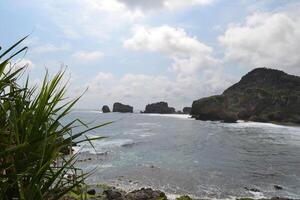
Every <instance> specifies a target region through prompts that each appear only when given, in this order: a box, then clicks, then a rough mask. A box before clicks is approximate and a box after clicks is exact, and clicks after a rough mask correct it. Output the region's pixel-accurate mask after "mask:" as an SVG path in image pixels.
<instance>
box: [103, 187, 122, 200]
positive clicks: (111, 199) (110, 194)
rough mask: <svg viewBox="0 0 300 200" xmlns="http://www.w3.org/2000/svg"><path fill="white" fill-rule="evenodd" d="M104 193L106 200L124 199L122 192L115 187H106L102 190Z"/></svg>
mask: <svg viewBox="0 0 300 200" xmlns="http://www.w3.org/2000/svg"><path fill="white" fill-rule="evenodd" d="M103 194H105V195H106V198H107V200H124V194H123V193H122V192H121V191H119V190H117V189H113V188H111V189H108V190H105V191H104V192H103Z"/></svg>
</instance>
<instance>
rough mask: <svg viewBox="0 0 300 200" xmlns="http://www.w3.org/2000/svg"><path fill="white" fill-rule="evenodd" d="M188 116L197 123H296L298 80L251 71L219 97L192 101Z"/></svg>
mask: <svg viewBox="0 0 300 200" xmlns="http://www.w3.org/2000/svg"><path fill="white" fill-rule="evenodd" d="M191 114H192V115H193V116H194V117H195V118H196V119H200V120H223V121H228V122H234V121H236V120H238V119H241V120H250V121H258V122H279V123H288V122H290V123H300V77H297V76H293V75H289V74H286V73H284V72H283V71H279V70H275V69H267V68H257V69H254V70H253V71H251V72H249V73H248V74H246V75H245V76H244V77H242V79H241V80H240V81H239V82H238V83H236V84H234V85H233V86H231V87H229V88H228V89H226V90H225V91H224V92H223V94H222V95H217V96H212V97H206V98H202V99H199V100H196V101H194V102H193V106H192V111H191Z"/></svg>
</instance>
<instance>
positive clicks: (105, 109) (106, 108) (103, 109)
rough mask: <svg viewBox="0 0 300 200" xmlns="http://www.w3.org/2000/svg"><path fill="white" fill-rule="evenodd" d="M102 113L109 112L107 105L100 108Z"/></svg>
mask: <svg viewBox="0 0 300 200" xmlns="http://www.w3.org/2000/svg"><path fill="white" fill-rule="evenodd" d="M102 112H103V113H109V112H110V109H109V107H108V106H107V105H104V106H103V107H102Z"/></svg>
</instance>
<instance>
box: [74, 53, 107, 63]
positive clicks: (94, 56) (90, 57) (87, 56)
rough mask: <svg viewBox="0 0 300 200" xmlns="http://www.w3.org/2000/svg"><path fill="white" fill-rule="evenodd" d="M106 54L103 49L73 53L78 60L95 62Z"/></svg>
mask: <svg viewBox="0 0 300 200" xmlns="http://www.w3.org/2000/svg"><path fill="white" fill-rule="evenodd" d="M103 56H104V54H103V53H102V52H101V51H78V52H76V53H74V54H73V55H72V57H73V58H75V59H77V60H78V61H83V62H84V61H87V62H93V61H97V60H99V59H101V58H102V57H103Z"/></svg>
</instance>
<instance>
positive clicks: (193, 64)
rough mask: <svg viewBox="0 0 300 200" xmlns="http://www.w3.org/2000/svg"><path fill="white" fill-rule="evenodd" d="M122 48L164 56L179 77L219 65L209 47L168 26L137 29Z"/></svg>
mask: <svg viewBox="0 0 300 200" xmlns="http://www.w3.org/2000/svg"><path fill="white" fill-rule="evenodd" d="M124 47H125V48H128V49H132V50H136V51H138V50H148V51H152V52H160V53H163V54H166V55H167V56H169V57H170V58H171V59H172V60H173V61H174V63H173V66H172V68H173V70H174V71H175V72H177V73H178V74H181V75H191V74H193V73H195V72H197V71H198V70H199V69H203V68H207V67H210V66H213V65H216V64H218V63H219V61H218V60H217V59H215V58H213V56H212V53H213V49H212V48H211V47H209V46H207V45H205V44H203V43H201V42H200V41H199V40H198V39H197V38H196V37H190V36H188V34H187V33H186V32H185V31H184V30H183V29H180V28H174V27H170V26H160V27H154V28H145V27H137V28H135V30H134V35H133V37H132V38H130V39H128V40H126V41H125V42H124Z"/></svg>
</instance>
